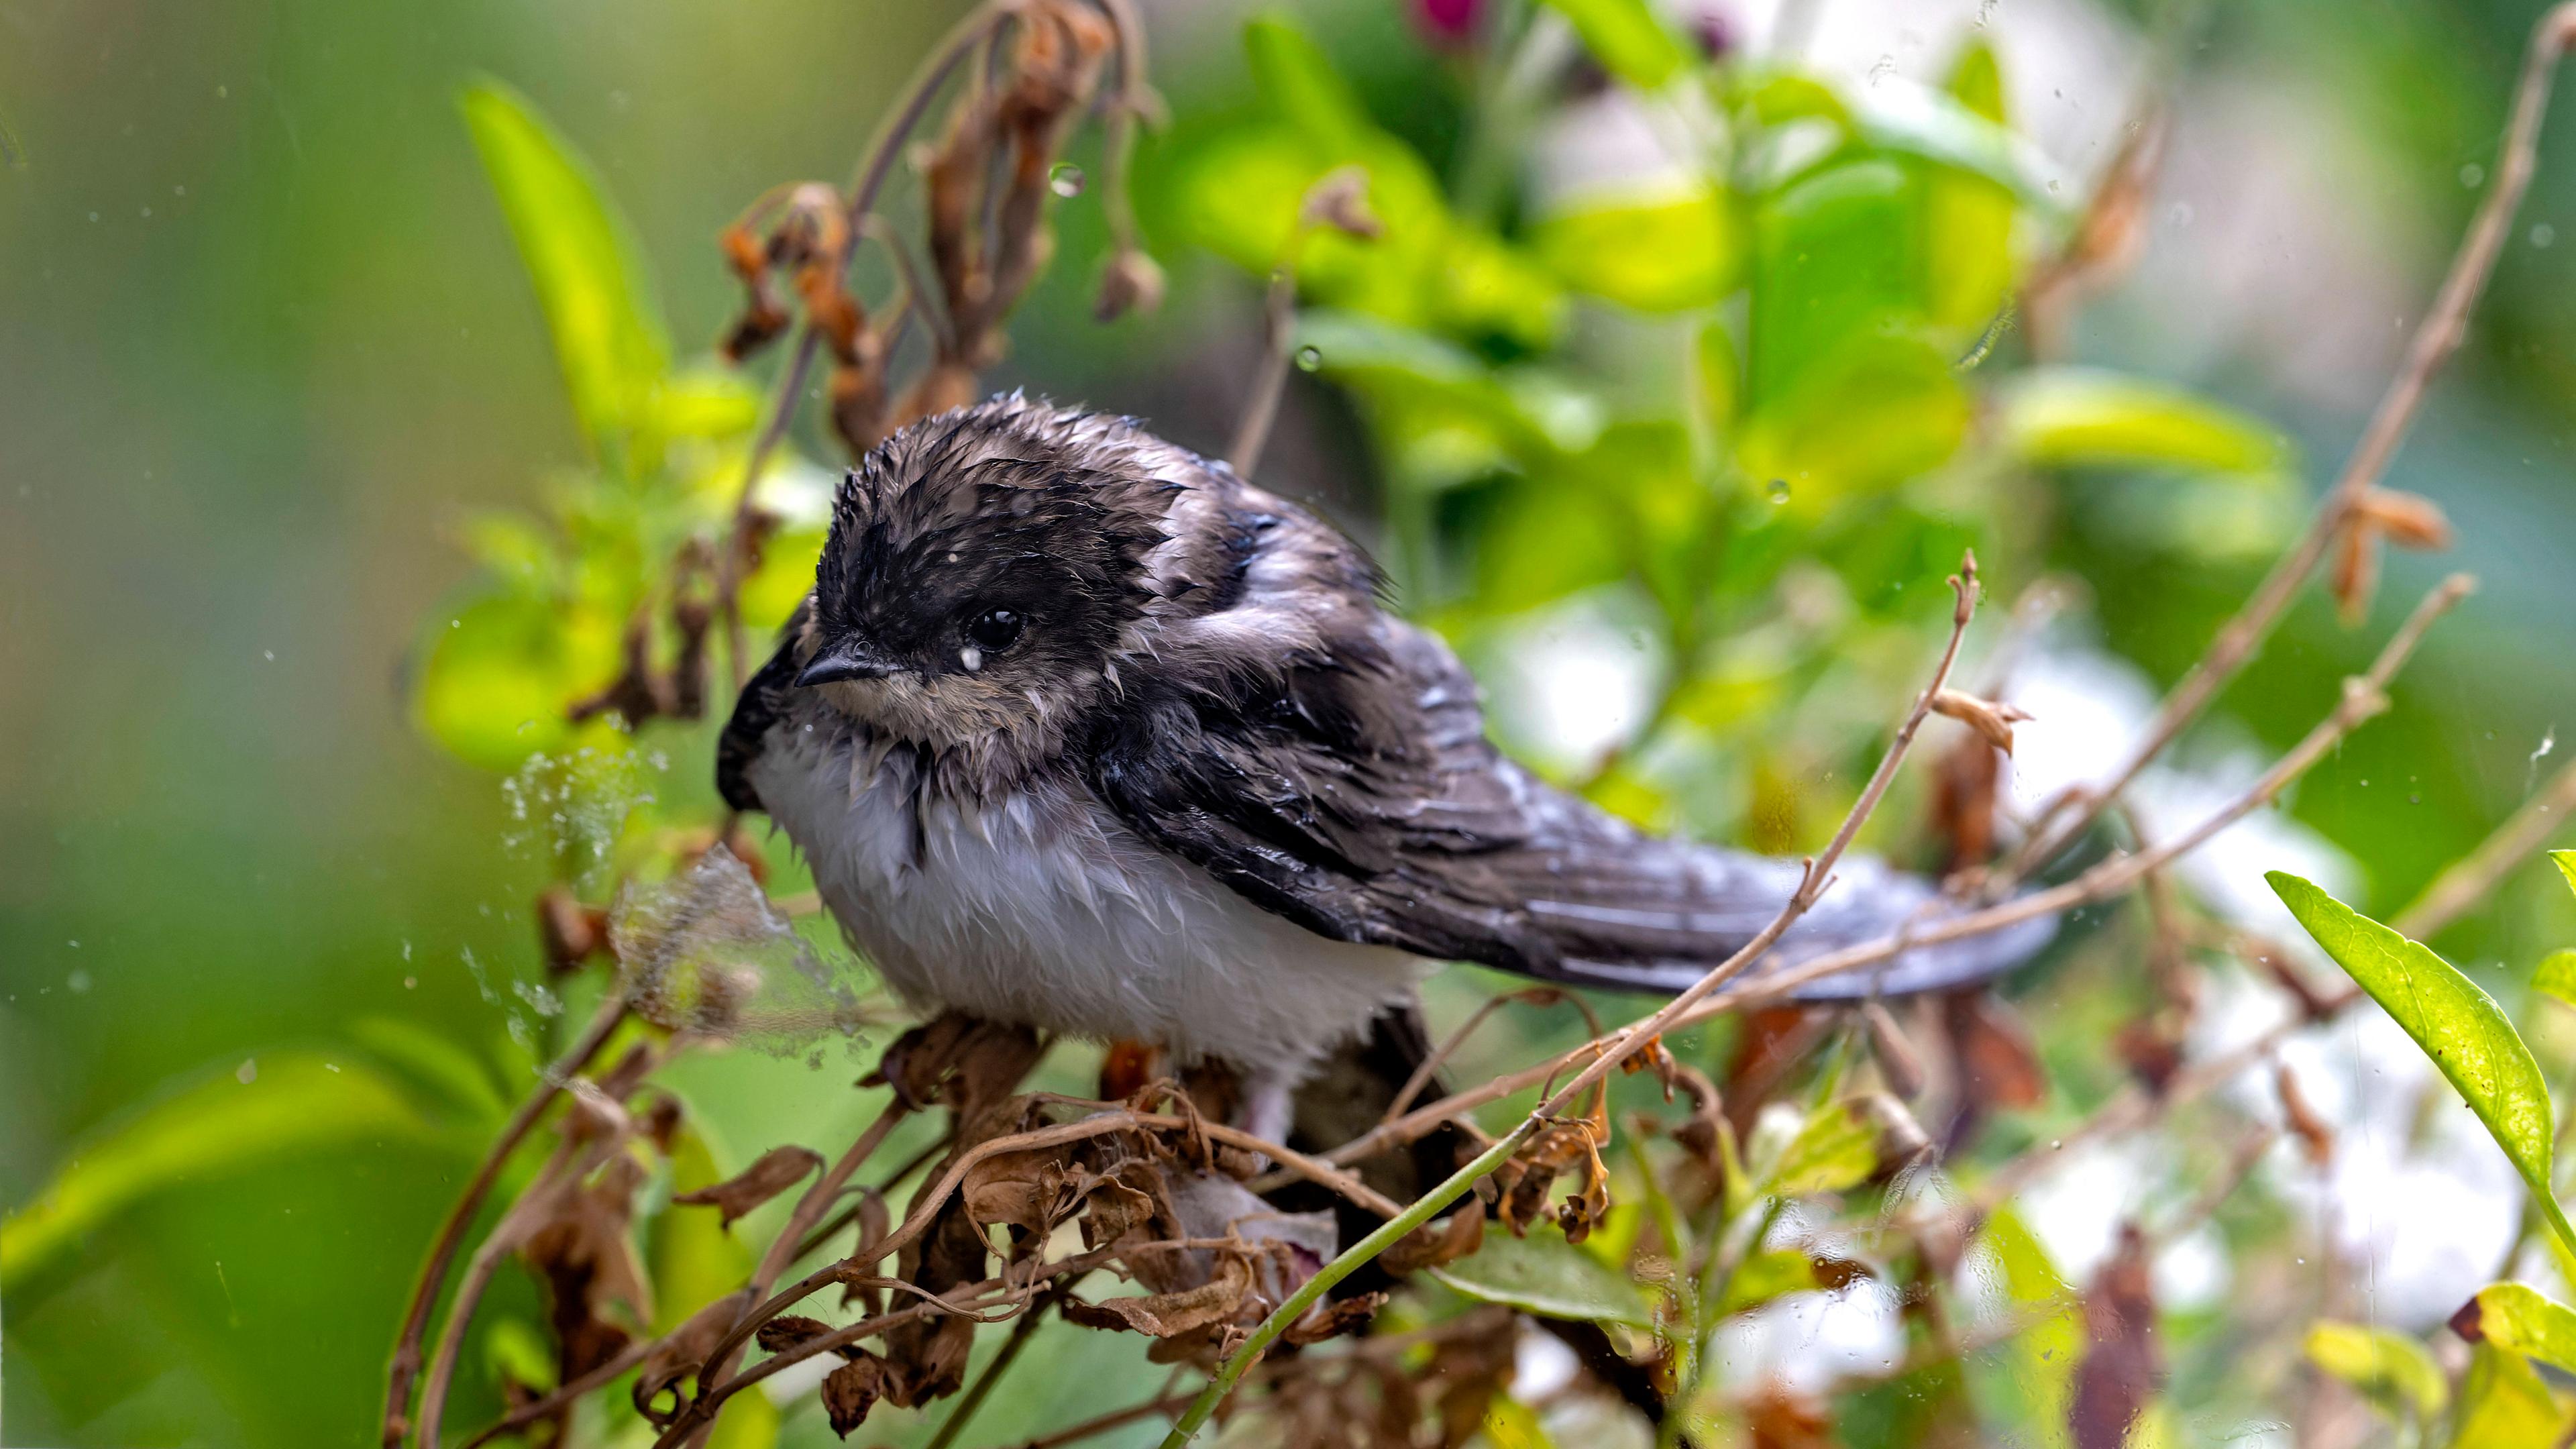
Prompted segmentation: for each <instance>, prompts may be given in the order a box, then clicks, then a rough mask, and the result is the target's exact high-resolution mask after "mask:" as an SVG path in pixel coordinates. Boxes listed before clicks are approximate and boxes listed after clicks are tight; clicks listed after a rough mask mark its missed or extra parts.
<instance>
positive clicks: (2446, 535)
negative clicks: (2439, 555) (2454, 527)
mask: <svg viewBox="0 0 2576 1449" xmlns="http://www.w3.org/2000/svg"><path fill="white" fill-rule="evenodd" d="M2353 516H2354V517H2356V518H2358V519H2360V520H2362V521H2363V522H2365V523H2367V524H2369V525H2370V526H2371V527H2372V528H2375V529H2377V530H2379V531H2380V532H2381V533H2382V534H2385V535H2386V536H2387V538H2388V540H2389V542H2391V543H2394V544H2397V545H2399V546H2401V547H2404V548H2419V549H2445V548H2449V547H2450V546H2451V543H2452V534H2451V520H2450V519H2449V518H2448V517H2447V516H2445V515H2444V514H2443V512H2442V508H2441V505H2440V504H2437V503H2435V502H2434V501H2433V500H2432V499H2430V498H2427V497H2425V496H2424V495H2422V494H2420V493H2406V492H2401V491H2399V490H2398V489H2395V488H2371V489H2367V490H2364V492H2363V493H2362V495H2361V501H2360V502H2358V503H2356V504H2354V505H2353Z"/></svg>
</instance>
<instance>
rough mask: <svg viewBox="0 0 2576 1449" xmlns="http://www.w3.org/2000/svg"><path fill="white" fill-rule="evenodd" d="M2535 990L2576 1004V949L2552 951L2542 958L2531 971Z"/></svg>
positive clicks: (2569, 1003)
mask: <svg viewBox="0 0 2576 1449" xmlns="http://www.w3.org/2000/svg"><path fill="white" fill-rule="evenodd" d="M2531 985H2532V989H2533V990H2535V991H2541V992H2546V993H2547V994H2549V995H2551V996H2554V997H2557V998H2558V999H2559V1000H2561V1001H2563V1002H2566V1003H2567V1004H2568V1005H2569V1006H2576V950H2564V951H2552V952H2550V953H2549V954H2548V955H2546V956H2543V957H2541V958H2540V966H2539V968H2538V969H2537V970H2535V971H2533V972H2532V973H2531Z"/></svg>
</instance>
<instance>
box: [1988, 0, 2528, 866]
mask: <svg viewBox="0 0 2576 1449" xmlns="http://www.w3.org/2000/svg"><path fill="white" fill-rule="evenodd" d="M2571 43H2576V4H2561V5H2559V6H2557V7H2556V8H2554V9H2552V10H2551V11H2550V12H2549V13H2548V14H2546V15H2544V16H2543V17H2541V21H2540V24H2539V25H2538V26H2537V27H2536V28H2535V29H2534V30H2533V32H2532V39H2531V45H2530V48H2529V49H2528V50H2527V51H2525V52H2524V55H2523V63H2522V76H2521V79H2520V80H2519V81H2518V82H2517V83H2516V85H2515V87H2514V98H2513V109H2512V119H2511V120H2510V121H2509V122H2508V123H2507V125H2506V128H2505V137H2504V143H2503V146H2502V148H2501V150H2500V152H2499V154H2498V157H2497V162H2496V180H2495V186H2494V188H2493V189H2492V190H2490V191H2489V192H2488V193H2487V195H2486V198H2485V200H2483V201H2481V202H2480V203H2479V205H2478V211H2477V215H2476V216H2475V217H2474V218H2472V219H2471V221H2470V223H2469V229H2468V231H2467V233H2466V234H2465V235H2463V236H2462V237H2461V239H2460V248H2459V251H2458V252H2457V254H2455V255H2454V256H2453V257H2452V259H2451V267H2450V271H2449V272H2448V273H2447V274H2446V275H2445V276H2444V277H2443V279H2442V287H2441V290H2440V291H2439V292H2437V293H2436V294H2435V295H2434V300H2433V306H2432V310H2430V311H2428V312H2427V313H2425V315H2424V320H2423V321H2422V322H2421V323H2420V324H2418V325H2417V327H2416V329H2415V335H2414V337H2413V339H2412V340H2411V341H2410V342H2409V343H2408V345H2407V349H2406V358H2405V361H2404V363H2403V365H2401V366H2400V367H2399V369H2398V371H2397V375H2396V376H2395V377H2394V378H2392V379H2390V381H2389V384H2388V390H2387V391H2386V392H2385V393H2383V394H2381V396H2380V399H2379V403H2378V406H2377V407H2376V408H2374V409H2373V410H2372V412H2371V415H2370V421H2369V423H2368V424H2367V425H2366V426H2364V427H2363V429H2362V433H2361V438H2360V441H2359V442H2357V443H2355V444H2354V445H2353V450H2352V454H2351V456H2350V457H2349V458H2347V459H2346V460H2345V462H2344V467H2343V472H2342V474H2341V475H2340V476H2339V477H2338V478H2337V479H2336V481H2335V485H2334V487H2333V488H2332V489H2331V490H2330V491H2329V492H2328V493H2327V494H2326V496H2325V499H2324V500H2323V501H2322V502H2321V503H2320V504H2319V505H2318V507H2317V512H2316V516H2315V517H2314V518H2313V519H2312V520H2311V521H2310V522H2309V524H2308V529H2307V532H2306V533H2304V534H2302V535H2300V537H2299V540H2298V542H2297V543H2296V544H2295V545H2294V546H2292V548H2291V549H2290V551H2289V552H2288V553H2286V554H2284V555H2282V556H2281V558H2280V560H2279V561H2278V562H2277V563H2275V564H2274V565H2273V566H2272V571H2271V572H2270V573H2269V574H2267V575H2265V576H2264V579H2263V582H2262V584H2261V585H2260V586H2259V587H2257V588H2256V589H2255V591H2254V595H2253V597H2252V598H2250V599H2248V600H2247V601H2246V604H2245V607H2244V608H2243V609H2242V610H2240V611H2239V612H2238V613H2237V615H2236V617H2234V618H2233V619H2230V620H2228V621H2227V624H2226V627H2224V628H2222V629H2220V630H2219V631H2218V634H2217V637H2216V638H2214V639H2212V640H2211V641H2210V645H2209V651H2208V652H2207V653H2206V654H2203V655H2202V656H2201V657H2200V659H2199V660H2198V661H2197V662H2196V663H2194V664H2193V665H2192V666H2191V668H2190V670H2189V671H2188V672H2186V673H2185V674H2184V675H2183V677H2182V679H2181V680H2180V681H2179V682H2177V683H2176V684H2175V685H2174V687H2173V690H2172V692H2171V693H2169V694H2167V695H2166V696H2165V698H2164V702H2163V703H2162V704H2161V705H2159V706H2158V707H2157V709H2156V713H2155V718H2154V719H2153V720H2152V721H2150V722H2149V723H2148V726H2147V729H2146V733H2145V735H2144V736H2143V737H2142V738H2141V739H2140V740H2139V741H2138V744H2137V747H2136V748H2135V749H2133V750H2131V751H2130V753H2129V756H2128V758H2127V759H2126V760H2125V761H2123V762H2122V764H2121V766H2120V768H2119V769H2118V770H2116V771H2114V772H2113V773H2112V775H2111V778H2110V779H2109V780H2108V781H2106V782H2104V783H2103V784H2101V785H2099V786H2090V787H2085V788H2084V789H2083V790H2082V791H2081V793H2080V794H2079V795H2070V796H2061V797H2060V798H2059V800H2058V801H2056V802H2053V803H2052V805H2051V807H2050V808H2049V809H2048V810H2047V811H2045V812H2043V813H2042V816H2041V818H2040V820H2039V821H2038V822H2037V825H2036V828H2034V830H2033V831H2032V833H2031V835H2030V837H2029V838H2028V840H2027V841H2026V842H2025V843H2024V845H2023V847H2022V849H2020V850H2019V851H2017V852H2015V853H2014V856H2013V860H2012V863H2011V865H2010V867H2009V868H2008V869H2006V870H2005V871H2003V872H2000V873H1999V878H2001V879H2009V878H2016V877H2018V876H2020V875H2023V874H2027V873H2028V872H2029V871H2030V870H2031V869H2032V868H2034V867H2036V866H2039V865H2043V864H2045V863H2047V862H2048V861H2049V860H2050V859H2051V858H2053V857H2054V856H2055V855H2056V854H2057V853H2058V852H2059V851H2061V850H2063V849H2064V848H2065V847H2066V846H2067V845H2068V844H2069V843H2071V842H2072V841H2073V840H2074V839H2075V838H2076V837H2077V836H2078V835H2080V834H2082V833H2083V831H2084V829H2085V828H2086V827H2087V826H2089V825H2091V824H2092V823H2093V821H2094V820H2095V819H2096V818H2098V817H2099V816H2100V815H2101V813H2102V810H2103V809H2104V807H2105V806H2107V805H2108V804H2109V803H2110V801H2111V800H2113V799H2114V798H2116V797H2117V796H2118V795H2119V794H2120V792H2121V791H2123V790H2125V789H2127V788H2128V786H2129V785H2130V783H2131V782H2132V781H2134V780H2136V779H2137V777H2138V775H2139V772H2141V771H2143V770H2144V769H2146V767H2147V765H2148V764H2149V763H2150V762H2152V761H2153V760H2154V759H2155V758H2156V757H2157V756H2158V755H2161V754H2162V753H2163V752H2164V750H2165V748H2166V747H2167V746H2168V745H2171V744H2172V743H2173V742H2174V740H2175V739H2176V738H2177V737H2178V736H2179V735H2181V733H2182V731H2183V729H2184V728H2185V727H2186V726H2188V725H2189V724H2190V723H2191V722H2192V721H2193V720H2194V719H2196V718H2198V717H2199V715H2200V712H2201V711H2202V710H2203V709H2205V708H2207V707H2208V705H2209V703H2210V701H2211V700H2213V699H2215V698H2216V697H2217V695H2218V692H2219V691H2220V690H2221V689H2223V688H2225V687H2226V685H2227V682H2228V681H2229V680H2231V679H2233V678H2235V677H2236V673H2237V671H2238V670H2240V669H2242V668H2244V667H2245V665H2246V663H2247V662H2248V661H2250V660H2251V659H2252V658H2253V657H2254V653H2255V651H2256V650H2257V649H2259V648H2261V647H2262V644H2263V641H2264V640H2265V639H2266V638H2268V637H2270V635H2271V633H2272V629H2273V627H2274V626H2275V625H2277V624H2278V623H2279V622H2280V620H2281V616H2282V615H2283V614H2284V613H2285V612H2287V610H2288V609H2289V606H2290V603H2291V601H2292V600H2293V599H2294V598H2296V597H2297V595H2298V591H2299V587H2300V585H2302V584H2304V583H2306V582H2307V579H2308V576H2309V575H2310V574H2312V573H2314V572H2315V571H2316V568H2317V565H2319V564H2320V563H2323V562H2324V561H2325V557H2326V553H2327V551H2328V550H2329V549H2330V548H2331V547H2332V546H2333V544H2334V542H2335V539H2336V538H2337V536H2338V535H2339V534H2340V533H2341V532H2342V530H2343V528H2344V527H2345V525H2346V524H2347V523H2348V522H2349V521H2350V519H2351V516H2352V512H2353V509H2354V508H2355V507H2356V506H2357V505H2358V504H2359V503H2360V502H2361V499H2362V495H2363V494H2365V493H2367V492H2368V491H2369V490H2370V488H2371V487H2372V486H2373V485H2375V484H2377V483H2378V481H2379V479H2380V477H2381V476H2382V475H2384V474H2385V473H2386V472H2387V471H2388V465H2389V463H2390V462H2391V461H2392V460H2393V459H2394V458H2395V457H2396V455H2397V448H2398V444H2400V443H2401V442H2403V441H2404V440H2405V437H2406V432H2407V429H2408V428H2409V427H2410V426H2411V425H2412V424H2413V422H2414V420H2415V413H2416V410H2417V408H2419V407H2420V406H2421V405H2422V403H2423V401H2424V394H2425V392H2426V390H2427V389H2428V388H2429V387H2430V385H2431V383H2432V380H2433V375H2434V374H2435V373H2436V372H2438V371H2440V370H2441V367H2442V364H2443V363H2444V362H2446V361H2448V360H2449V358H2450V356H2451V354H2452V353H2453V352H2455V351H2457V350H2458V349H2459V346H2460V343H2461V341H2462V340H2463V339H2464V338H2465V337H2466V336H2467V335H2468V324H2469V313H2470V311H2471V309H2473V308H2474V307H2475V306H2476V305H2477V301H2478V296H2479V294H2480V293H2482V292H2483V291H2485V290H2486V285H2487V279H2488V278H2489V277H2490V276H2491V275H2492V274H2493V273H2494V271H2495V263H2496V257H2497V256H2498V254H2499V253H2501V252H2502V251H2503V249H2504V243H2505V237H2506V234H2507V232H2508V230H2509V228H2510V227H2511V226H2512V224H2513V217H2514V213H2515V212H2516V211H2517V210H2518V209H2520V207H2521V205H2522V197H2523V192H2524V191H2525V190H2526V189H2528V188H2529V186H2530V184H2531V175H2532V171H2533V169H2534V166H2535V164H2536V162H2537V158H2538V154H2539V146H2540V125H2541V121H2542V119H2543V117H2544V116H2545V115H2546V114H2547V111H2548V107H2549V90H2550V83H2551V81H2552V80H2553V78H2554V77H2555V75H2556V71H2557V65H2558V62H2559V60H2560V59H2561V58H2562V57H2563V56H2564V55H2565V54H2566V52H2567V50H2568V47H2569V45H2570V44H2571Z"/></svg>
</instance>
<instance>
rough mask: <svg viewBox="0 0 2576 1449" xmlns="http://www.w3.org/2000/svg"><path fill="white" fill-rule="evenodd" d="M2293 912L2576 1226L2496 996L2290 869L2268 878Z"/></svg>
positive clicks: (2528, 1072) (2567, 1231) (2548, 1126)
mask: <svg viewBox="0 0 2576 1449" xmlns="http://www.w3.org/2000/svg"><path fill="white" fill-rule="evenodd" d="M2264 879H2265V880H2267V881H2270V882H2271V883H2272V890H2273V893H2274V894H2276V895H2278V896H2280V898H2281V901H2282V904H2284V905H2287V906H2288V907H2289V908H2290V914H2291V915H2293V916H2296V917H2298V920H2299V924H2300V925H2301V926H2303V927H2305V928H2306V930H2307V933H2308V934H2309V935H2311V936H2313V937H2315V938H2316V942H2317V944H2318V945H2320V946H2322V947H2324V948H2325V952H2326V954H2327V955H2329V956H2332V957H2333V958H2334V959H2335V964H2336V965H2338V966H2341V967H2342V968H2343V969H2344V970H2345V971H2346V972H2347V973H2349V974H2350V975H2351V977H2352V979H2353V980H2354V981H2356V982H2358V983H2360V985H2361V989H2362V990H2364V991H2367V992H2369V993H2370V996H2371V999H2372V1000H2374V1001H2376V1002H2378V1003H2379V1004H2380V1006H2381V1008H2382V1009H2384V1010H2385V1011H2387V1013H2388V1015H2389V1016H2390V1018H2391V1019H2393V1020H2394V1021H2396V1023H2397V1024H2398V1025H2399V1026H2401V1027H2404V1028H2405V1029H2406V1034H2407V1035H2408V1036H2411V1037H2413V1038H2415V1044H2416V1045H2418V1046H2420V1047H2422V1048H2423V1049H2424V1051H2425V1054H2426V1055H2428V1056H2430V1057H2432V1059H2433V1065H2435V1066H2437V1067H2439V1068H2441V1070H2442V1075H2443V1076H2445V1077H2447V1078H2449V1079H2450V1082H2451V1085H2452V1086H2454V1087H2456V1088H2458V1089H2459V1092H2460V1095H2461V1097H2463V1098H2465V1099H2466V1100H2467V1102H2468V1104H2469V1110H2471V1111H2473V1112H2475V1113H2477V1114H2478V1120H2479V1121H2481V1122H2484V1123H2485V1124H2486V1128H2487V1131H2488V1132H2489V1133H2490V1134H2491V1135H2492V1136H2494V1138H2495V1140H2496V1145H2497V1146H2499V1147H2502V1148H2503V1149H2504V1155H2505V1156H2506V1157H2507V1158H2509V1159H2511V1160H2512V1162H2513V1165H2514V1168H2515V1169H2516V1170H2517V1171H2519V1172H2520V1173H2521V1174H2522V1179H2523V1181H2525V1182H2527V1183H2529V1184H2530V1185H2531V1191H2532V1194H2533V1198H2534V1200H2535V1201H2536V1202H2538V1203H2539V1205H2540V1208H2541V1211H2542V1213H2543V1214H2544V1215H2545V1216H2547V1217H2548V1219H2549V1221H2550V1224H2551V1226H2552V1227H2553V1228H2554V1229H2556V1231H2557V1232H2558V1233H2559V1235H2560V1236H2561V1237H2562V1238H2565V1239H2567V1240H2568V1241H2569V1242H2570V1243H2571V1245H2576V1228H2570V1227H2569V1226H2568V1223H2567V1216H2566V1214H2565V1213H2563V1212H2561V1211H2559V1208H2558V1203H2557V1200H2556V1199H2555V1198H2553V1197H2552V1196H2551V1195H2550V1188H2549V1180H2550V1173H2549V1166H2550V1150H2551V1149H2550V1143H2551V1135H2552V1133H2553V1131H2554V1123H2553V1121H2552V1118H2551V1112H2550V1106H2549V1088H2548V1086H2547V1085H2546V1084H2545V1083H2543V1082H2542V1081H2541V1078H2540V1066H2539V1064H2538V1063H2537V1062H2534V1061H2533V1060H2532V1058H2531V1048H2529V1047H2527V1046H2525V1045H2523V1041H2522V1038H2521V1037H2520V1036H2519V1035H2517V1034H2516V1033H2515V1032H2514V1029H2513V1023H2512V1022H2511V1021H2508V1020H2507V1019H2506V1018H2505V1014H2504V1011H2503V1009H2502V1008H2500V1007H2498V1006H2497V1005H2496V1004H2495V998H2493V997H2491V996H2489V995H2487V994H2486V993H2485V992H2484V991H2481V990H2479V989H2478V984H2477V983H2476V982H2474V981H2471V980H2470V979H2469V978H2467V977H2466V976H2463V975H2461V974H2460V972H2459V970H2458V968H2456V967H2454V966H2452V965H2451V963H2450V962H2448V961H2445V960H2443V959H2442V958H2441V957H2439V956H2436V955H2434V954H2433V952H2432V950H2431V949H2430V948H2429V947H2426V946H2424V945H2422V944H2420V943H2418V942H2414V941H2410V940H2408V939H2406V938H2405V937H2404V936H2401V935H2399V934H2398V933H2397V932H2395V931H2392V930H2390V929H2389V928H2388V927H2386V926H2383V925H2381V924H2380V923H2378V922H2377V921H2374V920H2372V919H2370V918H2369V917H2368V916H2365V915H2363V914H2361V913H2360V912H2359V911H2356V910H2354V909H2353V908H2352V907H2350V906H2347V905H2345V904H2344V903H2343V902H2341V901H2338V900H2336V899H2335V898H2334V897H2332V896H2330V895H2327V894H2326V893H2325V892H2324V891H2322V890H2319V889H2317V887H2316V886H2314V885H2312V884H2310V883H2309V882H2307V881H2304V880H2301V879H2300V878H2299V877H2297V876H2294V875H2291V874H2290V873H2288V872H2287V871H2278V870H2276V871H2272V872H2270V873H2268V874H2267V875H2265V876H2264Z"/></svg>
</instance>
